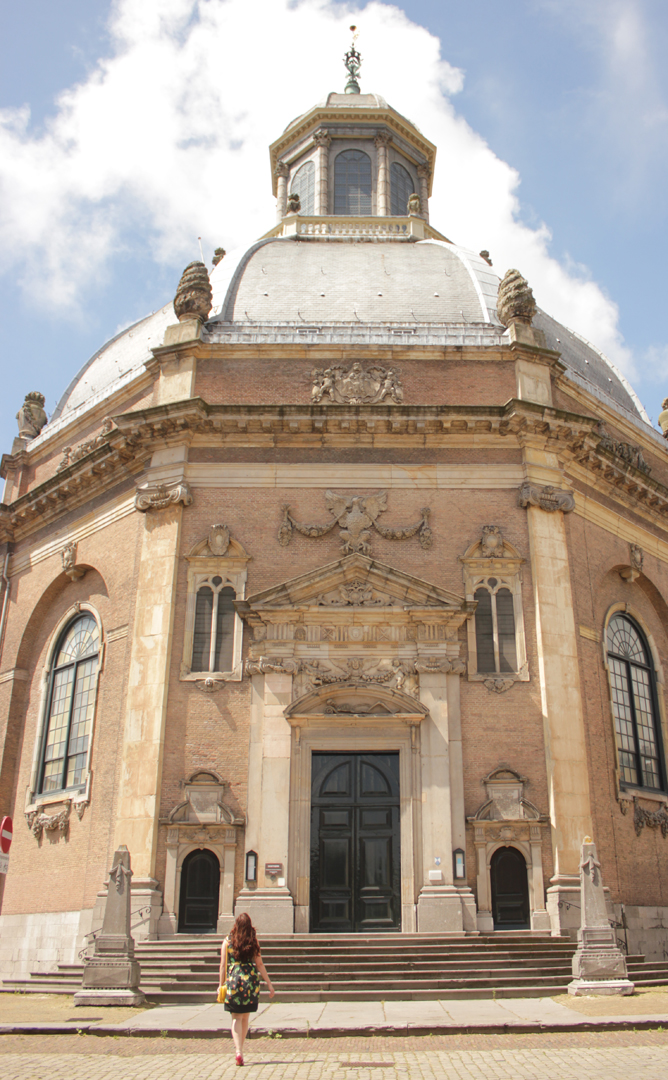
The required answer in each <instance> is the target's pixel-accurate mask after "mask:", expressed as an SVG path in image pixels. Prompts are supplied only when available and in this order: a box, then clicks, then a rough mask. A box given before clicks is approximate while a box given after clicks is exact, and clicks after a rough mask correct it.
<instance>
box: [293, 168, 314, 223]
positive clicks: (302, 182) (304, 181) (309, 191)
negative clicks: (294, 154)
mask: <svg viewBox="0 0 668 1080" xmlns="http://www.w3.org/2000/svg"><path fill="white" fill-rule="evenodd" d="M290 194H291V195H299V201H300V203H301V210H300V213H301V214H305V215H306V216H307V217H312V216H313V214H315V164H314V162H312V161H307V162H305V164H304V165H302V166H301V168H299V169H297V172H296V173H295V175H294V177H293V179H292V184H291V185H290Z"/></svg>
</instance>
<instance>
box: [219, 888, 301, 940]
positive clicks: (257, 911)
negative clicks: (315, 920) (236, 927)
mask: <svg viewBox="0 0 668 1080" xmlns="http://www.w3.org/2000/svg"><path fill="white" fill-rule="evenodd" d="M242 912H246V913H247V914H248V915H250V917H251V922H252V923H253V926H254V927H255V929H256V930H257V932H258V934H293V933H294V930H295V907H294V903H293V900H292V896H291V894H290V892H289V891H288V889H285V888H275V889H273V888H269V889H242V890H241V892H240V893H239V895H238V897H237V902H236V904H235V906H234V917H235V918H236V917H237V915H240V914H241V913H242Z"/></svg>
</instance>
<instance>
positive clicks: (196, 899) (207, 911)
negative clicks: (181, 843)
mask: <svg viewBox="0 0 668 1080" xmlns="http://www.w3.org/2000/svg"><path fill="white" fill-rule="evenodd" d="M219 890H220V863H219V862H218V859H217V858H216V856H215V855H214V853H213V852H212V851H207V849H206V848H204V849H203V850H202V851H191V852H190V855H187V856H186V857H185V859H184V860H183V866H182V867H181V900H180V903H179V933H181V934H211V933H214V932H215V930H216V927H217V925H218V893H219Z"/></svg>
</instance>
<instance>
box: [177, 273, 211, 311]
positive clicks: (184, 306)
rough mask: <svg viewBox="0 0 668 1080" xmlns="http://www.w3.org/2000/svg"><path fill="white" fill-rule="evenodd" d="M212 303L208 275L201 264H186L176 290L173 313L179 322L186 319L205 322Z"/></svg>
mask: <svg viewBox="0 0 668 1080" xmlns="http://www.w3.org/2000/svg"><path fill="white" fill-rule="evenodd" d="M212 303H213V292H212V291H211V282H210V281H209V274H208V271H207V268H206V266H205V265H204V263H203V262H199V261H196V262H191V263H188V265H187V266H186V268H185V270H184V271H183V273H182V274H181V280H180V281H179V284H178V286H177V288H176V296H175V297H174V311H175V312H176V317H177V319H178V320H179V322H184V321H185V320H186V319H201V320H202V322H205V321H206V320H207V318H208V317H209V312H210V311H211V305H212Z"/></svg>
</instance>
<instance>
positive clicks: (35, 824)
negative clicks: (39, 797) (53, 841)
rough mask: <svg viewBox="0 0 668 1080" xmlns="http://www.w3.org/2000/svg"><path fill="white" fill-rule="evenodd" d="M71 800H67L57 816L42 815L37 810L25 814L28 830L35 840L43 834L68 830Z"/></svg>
mask: <svg viewBox="0 0 668 1080" xmlns="http://www.w3.org/2000/svg"><path fill="white" fill-rule="evenodd" d="M71 810H72V800H71V799H68V800H67V803H66V805H65V807H64V809H63V810H61V811H60V813H59V814H43V813H40V811H39V810H30V811H29V812H28V813H27V814H26V821H27V822H28V828H29V829H30V831H31V833H32V834H33V836H34V837H36V839H37V840H39V838H40V837H41V835H42V833H43V832H55V831H56V830H57V831H58V832H59V833H63V834H64V833H66V832H67V830H68V828H69V820H70V812H71Z"/></svg>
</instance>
